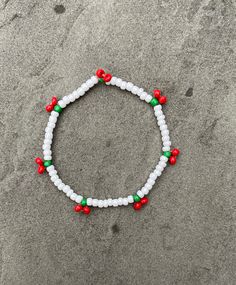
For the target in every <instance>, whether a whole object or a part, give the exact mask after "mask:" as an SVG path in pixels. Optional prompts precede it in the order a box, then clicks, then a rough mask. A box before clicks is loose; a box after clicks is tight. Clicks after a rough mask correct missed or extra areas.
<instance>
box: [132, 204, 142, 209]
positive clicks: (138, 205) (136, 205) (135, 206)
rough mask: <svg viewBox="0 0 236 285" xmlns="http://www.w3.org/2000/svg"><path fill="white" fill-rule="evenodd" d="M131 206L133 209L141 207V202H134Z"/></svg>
mask: <svg viewBox="0 0 236 285" xmlns="http://www.w3.org/2000/svg"><path fill="white" fill-rule="evenodd" d="M133 208H134V210H135V211H138V210H140V209H141V208H142V204H141V202H136V203H134V205H133Z"/></svg>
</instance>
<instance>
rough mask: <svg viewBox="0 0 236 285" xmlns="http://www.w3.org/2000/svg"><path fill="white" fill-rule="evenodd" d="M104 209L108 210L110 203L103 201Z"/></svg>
mask: <svg viewBox="0 0 236 285" xmlns="http://www.w3.org/2000/svg"><path fill="white" fill-rule="evenodd" d="M103 207H104V208H107V207H108V201H107V200H103Z"/></svg>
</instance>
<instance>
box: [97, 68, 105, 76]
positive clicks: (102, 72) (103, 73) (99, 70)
mask: <svg viewBox="0 0 236 285" xmlns="http://www.w3.org/2000/svg"><path fill="white" fill-rule="evenodd" d="M96 75H97V77H99V78H102V77H103V76H104V75H105V71H104V70H103V69H98V70H97V71H96Z"/></svg>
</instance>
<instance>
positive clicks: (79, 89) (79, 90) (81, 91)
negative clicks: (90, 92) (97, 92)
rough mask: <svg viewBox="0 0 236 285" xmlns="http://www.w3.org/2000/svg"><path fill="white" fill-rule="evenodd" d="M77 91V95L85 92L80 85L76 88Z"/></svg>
mask: <svg viewBox="0 0 236 285" xmlns="http://www.w3.org/2000/svg"><path fill="white" fill-rule="evenodd" d="M77 92H78V96H83V95H84V94H85V91H84V89H83V88H81V87H80V88H78V89H77Z"/></svg>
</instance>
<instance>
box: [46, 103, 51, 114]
mask: <svg viewBox="0 0 236 285" xmlns="http://www.w3.org/2000/svg"><path fill="white" fill-rule="evenodd" d="M52 110H53V105H52V104H49V105H47V106H46V111H47V112H52Z"/></svg>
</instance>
